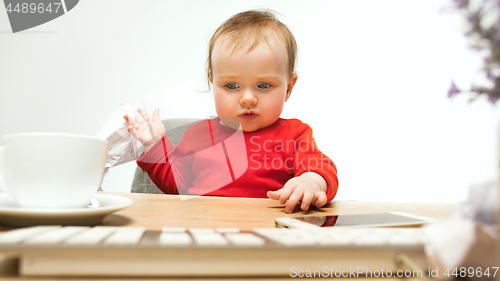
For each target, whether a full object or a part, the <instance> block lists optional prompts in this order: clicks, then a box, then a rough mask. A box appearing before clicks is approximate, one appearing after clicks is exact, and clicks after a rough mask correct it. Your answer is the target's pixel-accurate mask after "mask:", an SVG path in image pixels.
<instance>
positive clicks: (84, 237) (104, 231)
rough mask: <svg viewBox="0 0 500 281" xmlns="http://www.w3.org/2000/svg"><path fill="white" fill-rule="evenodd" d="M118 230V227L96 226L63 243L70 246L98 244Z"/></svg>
mask: <svg viewBox="0 0 500 281" xmlns="http://www.w3.org/2000/svg"><path fill="white" fill-rule="evenodd" d="M118 229H119V228H118V227H109V226H96V227H93V228H90V229H88V230H86V231H84V232H82V233H79V234H78V235H76V236H74V237H71V238H69V239H68V240H67V241H66V242H65V243H66V244H71V245H92V244H99V243H101V242H102V241H103V240H104V239H105V238H106V237H108V236H110V235H111V234H112V233H114V232H115V231H116V230H118Z"/></svg>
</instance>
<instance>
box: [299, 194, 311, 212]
mask: <svg viewBox="0 0 500 281" xmlns="http://www.w3.org/2000/svg"><path fill="white" fill-rule="evenodd" d="M314 196H315V195H314V192H312V191H311V190H309V189H306V190H305V191H304V196H303V197H302V204H301V205H300V208H301V209H302V211H307V210H309V205H311V202H312V201H313V199H314Z"/></svg>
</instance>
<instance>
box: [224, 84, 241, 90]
mask: <svg viewBox="0 0 500 281" xmlns="http://www.w3.org/2000/svg"><path fill="white" fill-rule="evenodd" d="M226 87H227V88H228V89H229V90H235V89H238V88H239V87H238V85H236V84H227V85H226Z"/></svg>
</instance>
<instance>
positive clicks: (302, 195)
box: [267, 172, 327, 214]
mask: <svg viewBox="0 0 500 281" xmlns="http://www.w3.org/2000/svg"><path fill="white" fill-rule="evenodd" d="M318 177H319V178H318ZM325 190H326V182H325V180H324V179H323V177H321V176H320V175H319V174H317V173H313V172H307V173H304V174H302V175H300V176H298V177H294V178H291V179H289V180H288V181H287V182H286V183H285V185H284V186H283V188H281V189H280V190H276V191H268V192H267V197H269V198H270V199H273V200H279V202H280V204H282V205H283V204H285V203H286V207H285V213H287V214H290V213H291V212H292V211H293V209H294V208H295V206H296V205H297V204H299V202H300V201H302V204H301V206H300V208H301V209H302V210H303V211H307V210H309V206H310V205H311V204H313V205H315V206H316V207H318V208H320V207H322V206H323V205H325V204H326V202H327V197H326V192H325Z"/></svg>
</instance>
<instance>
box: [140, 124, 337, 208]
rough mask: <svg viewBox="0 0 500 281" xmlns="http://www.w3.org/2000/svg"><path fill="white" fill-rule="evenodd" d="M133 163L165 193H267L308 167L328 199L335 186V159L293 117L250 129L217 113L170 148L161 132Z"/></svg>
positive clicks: (238, 195) (241, 195) (229, 194)
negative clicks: (227, 123)
mask: <svg viewBox="0 0 500 281" xmlns="http://www.w3.org/2000/svg"><path fill="white" fill-rule="evenodd" d="M137 164H138V165H139V166H140V167H141V168H142V170H144V171H145V172H147V173H148V175H149V176H150V178H151V179H152V181H153V182H154V183H155V184H156V186H158V188H159V189H160V190H161V191H163V192H164V193H167V194H181V195H209V196H227V197H252V198H267V195H266V193H267V191H270V190H271V191H275V190H278V189H280V188H282V187H283V185H284V184H285V183H286V182H287V181H288V180H289V179H291V178H293V177H296V176H300V175H301V174H303V173H305V172H309V171H310V172H315V173H318V174H319V175H321V176H322V177H323V178H324V179H325V181H326V183H327V185H328V189H327V191H326V195H327V199H328V202H329V201H331V200H332V199H333V198H334V197H335V194H336V193H337V188H338V179H337V169H336V166H335V164H334V163H333V162H332V160H330V158H328V157H327V156H325V155H324V154H323V153H321V151H319V150H318V148H317V147H316V143H315V141H314V139H313V137H312V130H311V128H310V127H309V125H307V124H305V123H302V122H301V121H300V120H297V119H281V118H280V119H278V120H277V121H276V122H274V123H273V124H272V125H270V126H268V127H266V128H262V129H259V130H256V131H253V132H243V131H241V130H233V129H231V128H228V127H225V126H223V125H221V124H220V122H219V118H215V119H211V120H204V121H200V122H198V123H196V124H194V125H191V126H189V128H188V129H187V130H186V132H185V133H184V135H183V138H182V140H181V142H180V143H179V144H178V145H176V146H175V147H173V146H172V144H171V142H170V140H169V139H168V138H165V137H163V138H162V139H161V141H158V142H157V143H156V144H155V145H154V146H153V147H152V148H151V149H150V150H149V151H147V152H146V153H145V154H143V155H141V156H140V157H139V159H137Z"/></svg>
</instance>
